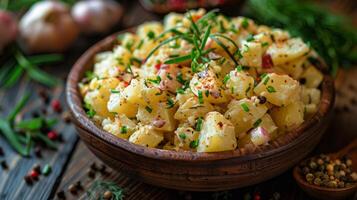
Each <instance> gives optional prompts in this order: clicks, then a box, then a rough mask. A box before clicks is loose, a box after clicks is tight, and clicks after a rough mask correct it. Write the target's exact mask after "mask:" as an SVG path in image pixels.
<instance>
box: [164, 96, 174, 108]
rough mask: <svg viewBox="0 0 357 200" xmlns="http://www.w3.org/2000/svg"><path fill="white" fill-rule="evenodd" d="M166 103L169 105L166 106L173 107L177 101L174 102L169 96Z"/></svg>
mask: <svg viewBox="0 0 357 200" xmlns="http://www.w3.org/2000/svg"><path fill="white" fill-rule="evenodd" d="M166 105H167V107H166V108H172V107H174V105H175V102H174V100H172V99H171V98H168V99H167V102H166Z"/></svg>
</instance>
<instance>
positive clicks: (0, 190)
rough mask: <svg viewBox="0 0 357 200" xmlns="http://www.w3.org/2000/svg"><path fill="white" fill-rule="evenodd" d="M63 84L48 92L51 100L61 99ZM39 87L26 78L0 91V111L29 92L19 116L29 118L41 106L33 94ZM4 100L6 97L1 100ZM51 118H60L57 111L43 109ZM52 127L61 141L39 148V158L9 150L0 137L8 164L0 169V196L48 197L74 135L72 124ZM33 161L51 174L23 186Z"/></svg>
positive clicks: (9, 108) (14, 197)
mask: <svg viewBox="0 0 357 200" xmlns="http://www.w3.org/2000/svg"><path fill="white" fill-rule="evenodd" d="M63 87H64V86H63V85H62V86H60V87H57V88H56V89H54V90H52V92H51V91H50V94H51V96H52V97H53V98H54V99H58V98H59V99H62V102H64V101H63V89H64V88H63ZM39 88H40V86H39V85H37V84H33V83H29V82H28V81H26V78H24V79H22V82H21V83H20V84H19V85H18V86H16V87H15V88H14V89H13V90H9V91H6V92H5V91H0V99H1V105H2V108H3V111H2V113H8V112H9V111H10V110H11V108H12V107H13V106H14V104H15V103H16V101H17V100H18V99H19V98H21V96H22V95H23V94H24V93H25V92H26V91H32V92H31V93H32V97H31V100H30V101H29V104H28V105H26V107H25V109H24V112H23V113H21V116H20V117H24V118H26V117H29V116H31V113H32V112H34V111H36V112H38V111H40V110H41V109H42V108H43V106H41V105H43V104H42V102H41V99H40V98H38V97H37V94H36V90H38V89H39ZM5 99H6V100H5ZM47 110H48V112H49V114H48V116H49V117H50V118H51V117H53V118H57V119H59V121H61V116H60V115H59V114H54V113H53V112H52V111H51V109H47ZM54 130H56V131H58V132H59V133H61V134H62V136H63V139H64V142H63V143H59V145H58V151H54V150H43V151H42V158H37V157H35V156H34V153H33V152H32V154H31V157H30V158H24V157H21V156H19V155H18V154H17V153H16V152H14V151H13V149H12V148H11V147H10V146H9V145H8V144H7V143H6V141H4V139H3V138H2V137H1V138H0V146H1V147H2V148H3V149H4V151H5V156H4V158H1V159H5V160H6V162H7V163H8V165H9V169H7V170H6V169H5V170H4V169H0V177H1V179H0V199H29V200H33V199H34V198H37V199H48V198H49V196H50V195H51V192H52V189H53V187H54V186H55V185H56V184H57V180H58V179H59V177H60V176H61V174H62V173H63V170H64V166H65V165H66V163H67V161H68V159H69V156H70V155H71V152H72V150H73V147H74V145H75V144H76V142H77V136H76V134H75V132H74V129H73V126H70V125H65V123H59V124H57V125H56V126H55V128H54ZM35 164H40V165H41V166H44V165H45V164H50V165H51V166H52V173H51V174H50V175H49V176H48V177H43V176H42V177H40V180H39V181H37V182H36V183H34V184H33V185H27V184H26V183H25V181H24V176H25V175H26V174H28V173H29V172H30V170H31V169H32V168H33V166H34V165H35Z"/></svg>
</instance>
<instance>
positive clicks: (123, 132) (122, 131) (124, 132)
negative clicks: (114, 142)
mask: <svg viewBox="0 0 357 200" xmlns="http://www.w3.org/2000/svg"><path fill="white" fill-rule="evenodd" d="M120 133H121V134H126V133H128V127H126V126H122V127H120Z"/></svg>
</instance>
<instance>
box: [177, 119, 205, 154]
mask: <svg viewBox="0 0 357 200" xmlns="http://www.w3.org/2000/svg"><path fill="white" fill-rule="evenodd" d="M198 136H199V132H198V131H196V130H195V129H193V128H192V127H190V126H189V125H188V124H182V125H180V126H179V127H178V128H177V129H176V131H175V138H174V144H175V146H177V147H179V148H180V149H185V150H189V149H191V147H190V144H191V143H192V142H194V141H196V140H197V139H198Z"/></svg>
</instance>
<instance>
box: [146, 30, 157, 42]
mask: <svg viewBox="0 0 357 200" xmlns="http://www.w3.org/2000/svg"><path fill="white" fill-rule="evenodd" d="M146 36H147V37H148V38H149V39H150V40H153V39H155V33H154V32H153V31H149V32H148V33H147V35H146Z"/></svg>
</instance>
